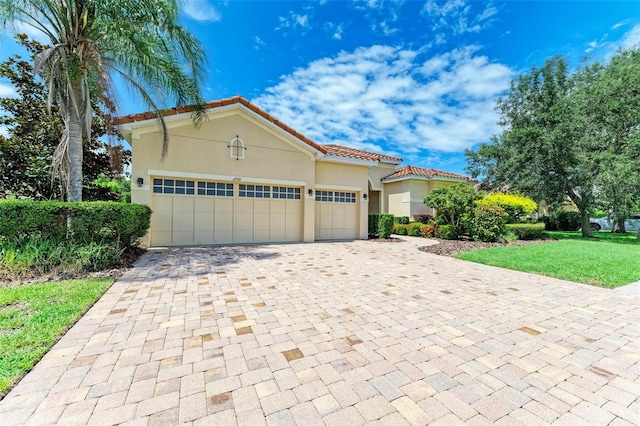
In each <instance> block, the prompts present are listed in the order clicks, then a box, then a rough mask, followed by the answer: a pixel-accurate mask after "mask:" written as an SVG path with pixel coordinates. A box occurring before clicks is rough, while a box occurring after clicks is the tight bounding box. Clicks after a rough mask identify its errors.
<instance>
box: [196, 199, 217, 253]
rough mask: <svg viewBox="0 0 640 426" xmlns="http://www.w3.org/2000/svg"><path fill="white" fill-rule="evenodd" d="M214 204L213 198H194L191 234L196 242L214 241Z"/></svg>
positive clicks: (206, 242) (207, 242) (210, 242)
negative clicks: (193, 224)
mask: <svg viewBox="0 0 640 426" xmlns="http://www.w3.org/2000/svg"><path fill="white" fill-rule="evenodd" d="M214 205H215V200H214V199H213V198H204V197H196V198H195V213H194V223H195V226H194V230H193V234H194V240H195V242H196V244H213V243H214V242H215V237H214V235H215V234H214V231H215V215H214V213H213V212H214Z"/></svg>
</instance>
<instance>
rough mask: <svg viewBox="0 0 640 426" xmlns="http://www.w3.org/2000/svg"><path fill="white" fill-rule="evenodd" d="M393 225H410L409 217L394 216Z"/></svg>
mask: <svg viewBox="0 0 640 426" xmlns="http://www.w3.org/2000/svg"><path fill="white" fill-rule="evenodd" d="M393 223H399V224H401V225H408V224H409V216H394V218H393Z"/></svg>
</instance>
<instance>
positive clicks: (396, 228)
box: [393, 223, 409, 235]
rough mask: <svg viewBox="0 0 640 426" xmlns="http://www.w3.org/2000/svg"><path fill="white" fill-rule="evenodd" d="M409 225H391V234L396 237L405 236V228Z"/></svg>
mask: <svg viewBox="0 0 640 426" xmlns="http://www.w3.org/2000/svg"><path fill="white" fill-rule="evenodd" d="M408 226H409V225H403V224H402V223H394V224H393V233H394V234H397V235H407V227H408Z"/></svg>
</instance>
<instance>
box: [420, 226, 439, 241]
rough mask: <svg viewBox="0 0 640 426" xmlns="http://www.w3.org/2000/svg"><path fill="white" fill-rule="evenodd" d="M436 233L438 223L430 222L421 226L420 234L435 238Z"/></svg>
mask: <svg viewBox="0 0 640 426" xmlns="http://www.w3.org/2000/svg"><path fill="white" fill-rule="evenodd" d="M435 233H436V225H434V224H433V223H428V224H426V225H422V226H421V227H420V236H422V237H425V238H433V237H435Z"/></svg>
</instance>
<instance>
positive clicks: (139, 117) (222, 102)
mask: <svg viewBox="0 0 640 426" xmlns="http://www.w3.org/2000/svg"><path fill="white" fill-rule="evenodd" d="M233 104H241V105H244V106H245V107H247V108H249V109H250V110H251V111H253V112H255V113H256V114H258V115H260V116H261V117H263V118H264V119H265V120H267V121H270V122H271V123H273V124H274V125H276V126H278V127H280V128H281V129H282V130H284V131H285V132H287V133H289V134H291V135H293V136H295V137H296V138H298V139H300V140H301V141H303V142H305V143H306V144H308V145H310V146H312V147H313V148H315V149H317V150H318V151H320V152H322V153H323V154H326V153H327V150H326V149H325V148H324V147H323V146H322V145H320V144H317V143H315V142H314V141H312V140H311V139H309V138H308V137H306V136H305V135H303V134H302V133H300V132H298V131H297V130H295V129H293V128H291V127H289V126H287V125H286V124H284V123H283V122H281V121H279V120H278V119H277V118H275V117H274V116H272V115H271V114H269V113H268V112H266V111H264V110H263V109H261V108H259V107H258V106H257V105H255V104H252V103H251V102H249V101H248V100H246V99H245V98H243V97H242V96H233V97H231V98H225V99H219V100H217V101H211V102H207V103H206V104H205V108H206V109H210V108H216V107H221V106H226V105H233ZM191 111H193V107H192V106H182V107H176V108H170V109H164V110H161V111H160V113H161V114H162V116H163V117H167V116H171V115H176V114H182V113H185V112H191ZM153 118H156V113H155V112H153V111H147V112H142V113H139V114H130V115H125V116H122V117H116V118H115V119H114V120H113V123H114V124H115V125H120V124H127V123H133V122H135V121H144V120H151V119H153Z"/></svg>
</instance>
